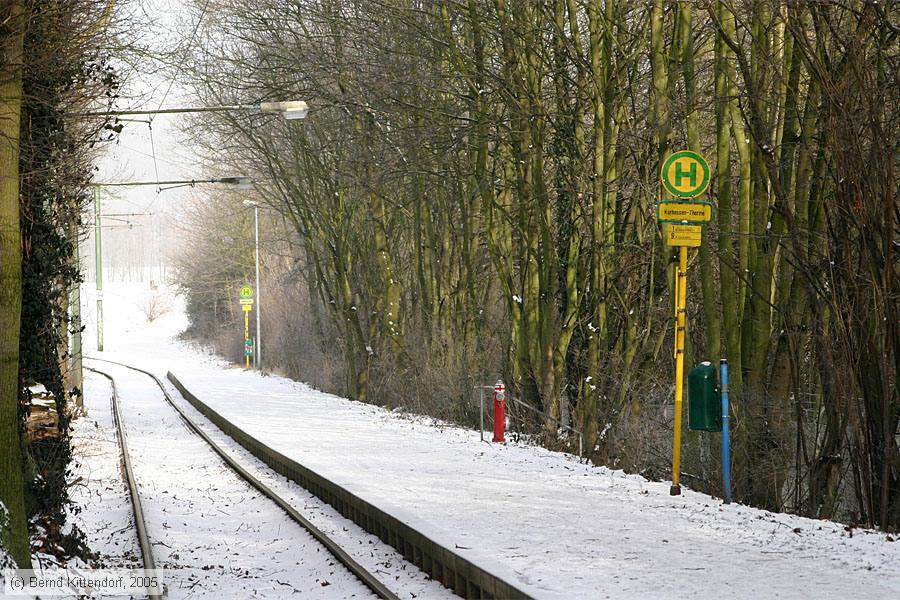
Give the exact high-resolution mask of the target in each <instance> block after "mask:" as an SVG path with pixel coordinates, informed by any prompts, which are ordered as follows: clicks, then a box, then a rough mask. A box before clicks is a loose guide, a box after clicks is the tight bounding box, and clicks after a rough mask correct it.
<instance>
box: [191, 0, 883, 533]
mask: <svg viewBox="0 0 900 600" xmlns="http://www.w3.org/2000/svg"><path fill="white" fill-rule="evenodd" d="M196 10H197V11H198V12H201V13H205V15H206V18H205V19H204V20H203V26H202V27H201V29H200V31H199V36H200V37H201V39H202V40H203V41H202V43H201V44H200V46H201V47H202V48H203V50H202V53H201V54H199V55H196V56H193V57H192V63H191V68H190V75H191V79H192V81H193V85H194V87H195V89H196V91H197V94H198V95H199V97H200V98H202V99H203V101H204V102H205V103H206V104H208V105H223V104H225V105H230V104H239V103H250V102H258V101H260V100H285V99H298V98H299V99H305V100H307V101H308V102H309V104H310V105H311V107H312V110H311V112H310V114H309V116H308V118H307V119H306V120H305V121H304V122H302V123H299V124H298V123H282V124H279V123H275V122H271V121H268V120H265V118H264V117H262V116H260V117H257V118H254V119H250V120H248V119H246V118H243V117H238V116H234V115H228V114H217V115H205V116H204V117H203V118H202V119H197V120H196V121H195V123H194V127H193V128H192V131H194V132H195V136H196V142H197V143H198V144H201V145H205V146H206V148H207V154H208V158H209V164H210V165H211V166H213V167H217V168H219V169H221V170H222V171H223V172H241V173H247V174H251V175H253V176H254V178H255V181H256V184H255V191H254V192H253V193H252V194H231V195H228V194H222V193H217V194H216V195H215V196H212V195H211V196H209V197H207V199H206V200H205V201H204V202H201V203H198V204H197V205H196V206H195V208H194V209H193V210H192V212H191V214H189V215H187V216H186V218H185V219H184V222H183V224H182V226H181V228H180V235H181V236H183V238H184V243H185V246H184V248H183V252H182V254H181V255H180V258H179V260H178V271H179V275H178V278H177V279H178V283H179V285H180V286H181V288H182V289H183V291H184V292H185V293H186V296H187V299H188V311H189V316H190V318H191V322H192V328H191V330H190V334H191V335H193V336H194V337H196V338H198V339H201V340H203V341H206V342H213V343H214V344H216V346H217V347H218V348H219V349H220V351H222V352H223V353H225V354H226V355H228V356H230V357H232V358H233V359H234V360H236V361H237V360H241V359H242V344H243V340H242V335H241V332H242V314H241V312H240V309H239V307H238V302H237V298H238V295H237V291H238V289H239V288H240V287H241V286H242V285H244V284H246V283H252V281H253V258H254V256H253V211H252V210H250V209H248V207H247V206H246V205H245V204H244V203H243V201H246V200H250V201H252V202H255V203H257V204H258V205H259V206H260V207H261V209H260V221H261V223H260V235H261V237H262V252H261V260H262V266H263V279H262V283H261V287H262V292H261V295H260V298H259V300H260V302H261V306H262V313H261V314H262V330H263V344H262V348H261V350H262V353H263V354H262V356H263V363H264V365H265V366H266V367H267V368H271V369H277V370H279V371H281V372H284V373H286V374H288V375H290V376H292V377H295V378H298V379H302V380H305V381H309V382H310V383H312V384H314V385H316V386H317V387H320V388H322V389H325V390H330V391H334V392H336V393H339V394H342V395H347V396H349V397H350V398H354V399H357V400H361V401H365V402H375V403H379V404H384V405H388V406H395V407H397V406H402V407H405V408H406V409H407V410H412V411H415V412H420V413H427V414H431V415H434V416H438V417H442V418H447V419H451V420H455V421H457V422H461V423H466V424H473V423H477V419H478V416H477V410H478V409H477V402H474V401H473V398H474V397H475V394H476V393H477V392H475V391H474V390H473V386H474V385H483V384H488V385H489V384H492V383H493V382H494V380H495V379H496V378H497V377H501V378H503V379H504V380H506V382H507V384H508V385H509V386H510V388H511V391H512V394H513V395H514V396H515V397H516V398H517V399H519V400H521V401H522V402H525V403H527V404H528V405H530V406H532V407H533V408H535V409H538V410H540V411H541V412H542V413H543V414H544V415H545V416H544V417H535V418H529V417H528V416H527V415H528V414H531V413H530V412H529V411H525V413H526V414H522V415H518V414H517V415H515V416H516V418H517V419H519V420H524V421H528V420H530V421H531V423H532V425H533V427H534V428H533V429H532V431H533V432H535V433H538V434H539V436H540V439H541V440H542V442H543V443H545V444H546V445H548V446H550V447H555V448H570V449H571V448H573V439H572V438H571V437H567V436H566V435H565V433H566V432H565V430H563V429H561V428H560V426H559V423H566V424H570V425H571V426H573V427H575V428H576V429H578V430H579V431H581V432H582V433H583V435H584V437H585V446H586V449H587V453H588V455H589V456H590V458H591V459H592V460H594V461H595V462H597V463H600V464H607V465H610V466H612V467H618V468H624V469H626V470H629V471H632V472H640V473H643V474H644V475H646V476H648V477H651V478H663V477H668V476H669V472H668V471H669V468H670V458H671V430H672V424H673V423H672V419H673V411H672V403H673V401H672V396H673V392H672V390H673V380H674V376H673V371H674V361H673V359H672V354H671V348H672V345H673V341H672V335H673V314H674V311H673V304H672V287H673V283H672V282H673V256H674V254H673V251H672V250H673V249H672V248H669V247H667V246H665V245H664V244H663V241H662V238H661V231H660V224H659V223H658V222H657V220H656V219H655V206H656V203H657V202H658V201H659V200H660V199H662V198H663V196H662V189H661V186H660V183H659V170H660V165H661V161H662V160H664V158H665V157H666V156H667V155H669V154H670V153H671V152H673V151H675V150H680V149H690V150H694V151H698V152H700V153H701V154H703V155H705V156H706V157H708V159H709V162H710V164H711V165H712V167H713V175H712V183H711V186H710V189H709V192H708V194H707V199H708V200H709V201H711V202H712V203H713V204H714V207H715V211H714V219H713V222H711V223H710V224H709V225H708V226H706V227H705V228H704V232H703V238H704V241H703V244H702V246H701V247H700V248H699V249H698V250H697V251H692V252H691V257H690V267H689V272H690V276H689V294H688V296H689V306H688V313H689V319H688V323H689V330H688V351H687V356H688V358H687V361H686V364H687V365H688V367H690V366H691V365H692V364H694V363H696V362H699V361H701V360H710V361H717V360H718V359H719V358H721V357H725V358H727V359H728V361H729V363H730V366H731V398H732V410H733V424H734V435H733V440H734V449H733V457H734V458H733V461H734V466H733V470H734V475H735V481H734V488H735V489H734V493H735V497H736V498H737V499H738V500H739V501H741V502H747V503H749V504H753V505H756V506H761V507H765V508H767V509H771V510H779V511H781V510H787V511H792V512H797V513H800V514H804V515H808V516H813V517H820V518H835V519H843V520H846V521H851V522H858V523H866V524H869V525H876V524H877V525H880V526H881V527H883V528H885V529H896V528H897V527H898V525H900V453H898V443H897V442H898V419H900V397H898V385H897V372H898V366H900V362H898V361H900V332H898V319H897V315H898V314H900V305H898V302H900V295H898V284H897V281H898V274H900V273H898V265H900V261H898V254H900V230H898V201H897V175H896V173H897V160H898V143H900V135H898V133H900V129H898V126H900V123H898V105H900V103H898V100H900V98H898V74H900V62H898V59H900V56H898V39H897V36H898V22H900V20H898V17H900V8H898V6H897V3H893V2H887V3H877V2H866V1H853V0H826V1H817V2H784V1H777V0H760V1H755V2H749V1H747V2H743V1H736V0H735V1H731V0H723V1H703V0H697V1H685V2H674V1H666V0H654V1H652V2H626V1H623V0H604V1H595V0H591V1H581V0H548V1H546V2H540V3H538V2H519V1H510V0H489V1H488V0H483V1H479V0H441V1H434V2H431V1H429V2H417V1H409V0H407V1H389V2H388V1H386V2H373V1H365V2H362V1H360V2H351V1H342V0H296V1H288V0H259V1H258V2H254V3H253V5H252V7H251V6H248V5H247V4H246V3H244V2H240V1H237V0H208V1H207V0H199V1H197V2H196ZM201 132H202V133H201ZM684 451H685V460H684V469H683V470H684V473H683V479H684V481H685V483H687V484H688V485H689V486H691V487H694V488H696V489H700V490H704V491H709V492H712V493H716V494H719V493H721V489H720V486H721V484H720V480H719V464H720V463H719V461H720V454H719V453H720V450H719V448H718V440H717V439H716V438H714V437H712V436H709V435H702V434H698V433H690V434H688V435H687V438H686V440H685V449H684Z"/></svg>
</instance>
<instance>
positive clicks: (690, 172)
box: [675, 161, 697, 188]
mask: <svg viewBox="0 0 900 600" xmlns="http://www.w3.org/2000/svg"><path fill="white" fill-rule="evenodd" d="M681 164H682V163H681V161H678V162H676V163H675V187H678V188H680V187H681V178H682V177H690V178H691V187H692V188H694V187H697V163H696V162H694V161H691V168H690V169H688V171H687V173H685V172H684V171H682V170H681Z"/></svg>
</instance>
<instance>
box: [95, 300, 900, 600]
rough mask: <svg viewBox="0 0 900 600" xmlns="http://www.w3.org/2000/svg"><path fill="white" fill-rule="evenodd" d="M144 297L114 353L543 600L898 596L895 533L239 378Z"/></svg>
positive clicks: (121, 313) (283, 384)
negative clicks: (676, 490) (193, 345)
mask: <svg viewBox="0 0 900 600" xmlns="http://www.w3.org/2000/svg"><path fill="white" fill-rule="evenodd" d="M141 293H142V292H141V291H140V290H139V289H136V288H135V286H131V287H125V286H121V287H120V288H119V289H118V293H117V294H109V293H107V297H106V305H107V306H109V308H108V309H107V310H108V311H109V313H111V314H112V315H114V318H116V319H118V320H119V323H118V325H113V324H111V323H107V335H108V337H110V338H113V340H112V341H111V343H108V344H107V347H106V348H105V350H106V352H104V353H103V354H102V356H104V357H105V358H109V359H112V360H122V361H125V362H130V363H133V364H136V365H139V366H143V367H144V368H148V369H150V370H153V371H155V372H156V373H157V374H158V375H160V376H163V375H165V372H166V370H171V371H172V372H173V373H174V374H175V375H176V376H177V377H178V378H179V379H180V380H181V381H182V382H183V383H184V384H185V386H186V387H187V388H188V389H190V390H191V391H192V392H193V393H194V394H196V395H197V396H198V397H199V398H200V399H201V400H202V401H204V402H205V403H207V404H209V405H210V407H212V408H213V409H214V410H216V411H218V412H219V413H220V414H222V416H223V417H225V418H227V419H229V420H231V421H232V422H233V423H235V424H236V425H238V426H240V427H242V428H244V429H245V430H246V431H247V432H248V433H250V434H251V435H253V436H255V437H257V439H259V440H260V441H262V442H263V443H265V444H267V445H269V446H271V447H272V448H273V449H275V450H277V451H279V452H281V453H283V454H285V455H287V456H289V457H290V458H293V459H294V460H296V461H297V462H299V463H301V464H303V465H305V466H306V467H308V468H310V469H313V470H314V471H317V472H318V473H320V474H321V475H323V476H325V477H327V478H329V479H331V480H332V481H334V482H335V483H337V484H339V485H342V486H344V487H345V488H347V489H348V490H349V491H351V492H353V493H355V494H357V495H359V496H361V497H362V498H364V499H365V500H367V501H368V502H371V503H372V504H375V505H377V506H379V507H380V508H381V509H382V510H385V511H386V512H389V513H391V514H392V515H394V516H395V517H397V518H399V519H402V520H404V521H405V522H407V523H408V524H410V525H412V526H413V527H415V528H417V529H419V530H421V531H422V532H423V533H425V534H426V535H428V536H430V537H432V539H434V540H435V541H437V542H438V543H441V544H443V545H445V546H446V547H448V548H451V549H455V551H456V552H458V553H460V554H461V555H463V556H465V557H466V558H468V559H470V560H472V561H473V562H476V563H477V564H479V565H480V566H482V567H484V568H486V569H488V570H491V571H492V572H494V573H495V574H497V575H499V576H500V577H503V578H504V579H507V580H508V581H509V582H510V583H512V584H513V585H516V586H518V587H519V588H521V589H522V590H523V591H525V592H527V593H530V594H532V595H533V596H535V597H537V598H567V599H568V598H606V597H609V598H673V597H678V596H680V597H692V598H719V597H723V596H724V597H730V598H753V599H754V600H756V599H758V598H786V599H791V598H797V599H800V598H841V599H845V598H870V599H876V598H900V542H888V541H886V538H887V536H885V535H884V534H881V533H877V532H872V531H864V530H859V529H856V530H853V531H852V533H851V532H850V531H847V530H845V528H844V526H843V525H841V524H836V523H831V522H827V521H816V520H812V519H805V518H800V517H794V516H790V515H784V514H773V513H769V512H766V511H761V510H757V509H752V508H748V507H744V506H739V505H731V506H724V505H722V503H721V501H720V500H718V499H714V498H711V497H709V496H706V495H703V494H699V493H695V492H692V491H690V490H686V491H685V492H684V495H682V496H681V497H675V498H673V497H671V496H669V482H649V481H647V480H645V479H643V478H642V477H640V476H636V475H626V474H625V473H623V472H621V471H613V470H609V469H606V468H601V467H594V466H589V465H585V464H581V463H579V462H578V460H577V459H576V458H575V457H572V456H570V455H565V454H560V453H554V452H549V451H547V450H544V449H542V448H537V447H531V446H526V445H514V444H507V445H499V444H489V443H484V442H480V441H479V435H478V432H477V431H470V430H464V429H461V428H457V427H454V426H449V425H445V424H441V423H435V422H433V421H432V420H431V419H426V418H408V417H405V416H403V415H399V414H395V413H392V412H390V411H387V410H385V409H382V408H379V407H376V406H372V405H366V404H361V403H357V402H351V401H349V400H346V399H342V398H339V397H336V396H333V395H329V394H325V393H322V392H319V391H316V390H313V389H311V388H309V387H308V386H306V385H303V384H299V383H295V382H292V381H290V380H287V379H284V378H279V377H261V376H258V375H257V374H256V373H253V372H248V371H244V370H243V369H240V368H234V367H229V366H228V365H225V364H224V363H222V362H221V361H219V360H217V359H214V358H212V357H210V356H208V355H205V354H203V353H202V352H200V351H196V350H192V349H190V348H188V347H187V346H185V345H183V344H180V343H178V342H175V341H173V335H174V334H176V333H177V332H178V331H179V330H180V327H182V326H183V325H184V320H183V316H182V315H180V314H179V313H178V312H177V311H175V312H173V314H171V315H169V316H168V317H167V318H165V319H163V320H161V321H157V322H155V323H153V324H152V325H147V324H146V323H142V320H141V319H139V318H137V317H136V316H135V311H134V307H135V306H139V305H140V297H141V296H140V294H141ZM117 300H118V301H119V305H118V309H116V308H114V307H115V306H116V305H115V304H114V303H115V302H116V301H117ZM86 308H87V307H86ZM109 313H108V314H109ZM129 315H130V316H129ZM117 327H118V329H117ZM113 331H115V333H113Z"/></svg>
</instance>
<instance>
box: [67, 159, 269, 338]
mask: <svg viewBox="0 0 900 600" xmlns="http://www.w3.org/2000/svg"><path fill="white" fill-rule="evenodd" d="M201 183H221V184H225V185H234V186H237V187H238V188H241V189H246V188H248V187H251V186H252V184H253V180H252V179H250V178H249V177H245V176H237V177H217V178H214V179H181V180H170V181H123V182H111V183H99V182H95V183H91V184H89V185H90V186H91V187H93V188H94V265H95V266H94V270H95V271H96V272H95V277H94V279H96V282H97V351H98V352H103V242H102V237H101V234H100V232H101V231H102V228H101V215H100V188H101V187H125V186H129V187H133V186H146V185H154V186H157V187H161V186H163V185H168V186H178V185H189V186H194V185H197V184H201ZM79 303H80V302H79ZM76 310H78V311H79V314H78V315H77V317H76V319H75V320H76V321H77V322H76V327H74V330H75V332H76V333H75V334H74V339H73V340H72V346H73V348H78V349H79V350H80V349H81V315H80V311H81V308H80V306H79V307H78V308H77V309H76Z"/></svg>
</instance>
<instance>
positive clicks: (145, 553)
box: [84, 367, 162, 600]
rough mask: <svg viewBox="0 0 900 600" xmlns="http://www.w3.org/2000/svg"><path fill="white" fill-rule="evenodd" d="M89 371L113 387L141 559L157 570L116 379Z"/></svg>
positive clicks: (154, 596) (153, 598)
mask: <svg viewBox="0 0 900 600" xmlns="http://www.w3.org/2000/svg"><path fill="white" fill-rule="evenodd" d="M84 368H85V369H87V370H88V371H91V372H93V373H97V374H98V375H101V376H103V377H105V378H106V379H108V380H109V383H110V387H111V389H112V395H111V396H110V403H111V404H112V414H113V421H115V424H116V437H117V438H118V440H119V458H120V462H121V465H122V471H123V473H124V474H125V485H126V486H127V487H128V495H129V497H130V498H131V511H132V514H134V527H135V529H136V530H137V538H138V546H139V547H140V549H141V561H142V562H143V563H144V569H146V570H155V569H156V561H155V560H154V559H153V546H152V545H151V544H150V538H149V537H148V536H147V523H146V521H145V520H144V508H143V506H142V505H141V496H140V494H139V493H138V487H137V483H136V482H135V479H134V471H133V469H132V468H131V457H130V456H129V454H128V438H127V437H126V435H125V424H124V423H123V421H122V413H121V411H120V410H119V390H118V388H116V380H115V379H114V378H113V377H112V375H110V374H109V373H106V372H104V371H100V370H98V369H93V368H91V367H84ZM148 595H149V596H150V598H151V600H156V599H157V598H162V596H161V595H160V594H158V593H156V592H150V593H149V594H148Z"/></svg>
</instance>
